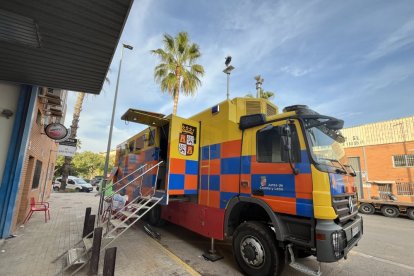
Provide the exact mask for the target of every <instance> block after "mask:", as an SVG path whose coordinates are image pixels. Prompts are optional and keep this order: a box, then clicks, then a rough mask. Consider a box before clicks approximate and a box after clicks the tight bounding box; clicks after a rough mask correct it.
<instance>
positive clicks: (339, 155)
mask: <svg viewBox="0 0 414 276" xmlns="http://www.w3.org/2000/svg"><path fill="white" fill-rule="evenodd" d="M304 121H305V129H306V135H307V137H308V141H309V143H308V144H309V147H310V152H311V154H312V157H313V160H314V161H315V162H316V163H317V164H318V165H320V166H318V167H319V168H320V169H322V170H324V171H328V172H336V173H344V174H346V173H347V170H346V169H345V168H344V166H343V165H342V164H343V163H344V162H345V151H344V149H343V147H342V144H341V143H342V142H343V139H344V138H343V136H342V135H341V134H340V132H339V130H338V129H336V128H330V127H329V123H328V122H329V120H326V119H322V118H321V119H318V118H317V119H315V118H312V119H305V120H304Z"/></svg>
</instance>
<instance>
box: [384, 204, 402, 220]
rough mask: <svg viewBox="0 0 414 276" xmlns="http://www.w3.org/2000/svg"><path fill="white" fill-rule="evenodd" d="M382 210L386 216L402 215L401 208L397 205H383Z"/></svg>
mask: <svg viewBox="0 0 414 276" xmlns="http://www.w3.org/2000/svg"><path fill="white" fill-rule="evenodd" d="M381 212H382V214H383V215H384V216H386V217H390V218H396V217H398V216H399V215H400V210H398V208H397V207H395V206H388V205H385V206H382V208H381Z"/></svg>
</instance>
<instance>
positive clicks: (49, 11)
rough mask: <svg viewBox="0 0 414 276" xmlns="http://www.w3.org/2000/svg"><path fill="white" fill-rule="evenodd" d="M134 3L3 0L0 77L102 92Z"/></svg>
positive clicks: (0, 7)
mask: <svg viewBox="0 0 414 276" xmlns="http://www.w3.org/2000/svg"><path fill="white" fill-rule="evenodd" d="M132 2H133V0H54V1H26V0H2V1H0V60H1V66H0V80H3V81H10V82H17V83H25V84H32V85H39V86H44V87H52V88H61V89H66V90H74V91H81V92H85V93H92V94H99V93H100V91H101V89H102V85H103V83H104V81H105V76H106V73H107V71H108V69H109V65H110V64H111V61H112V58H113V55H114V52H115V49H116V46H117V44H118V41H119V38H120V36H121V32H122V29H123V27H124V24H125V22H126V19H127V16H128V13H129V10H130V8H131V5H132Z"/></svg>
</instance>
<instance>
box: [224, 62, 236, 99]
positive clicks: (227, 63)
mask: <svg viewBox="0 0 414 276" xmlns="http://www.w3.org/2000/svg"><path fill="white" fill-rule="evenodd" d="M230 62H231V56H227V57H226V61H225V63H224V64H225V65H226V68H225V69H224V70H223V73H225V74H226V75H227V100H228V99H229V97H230V91H229V90H230V74H231V71H233V70H234V69H235V68H234V67H233V66H232V65H230Z"/></svg>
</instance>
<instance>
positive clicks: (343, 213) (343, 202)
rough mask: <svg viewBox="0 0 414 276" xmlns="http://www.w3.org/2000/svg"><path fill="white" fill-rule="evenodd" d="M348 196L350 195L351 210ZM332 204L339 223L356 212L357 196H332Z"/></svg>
mask: <svg viewBox="0 0 414 276" xmlns="http://www.w3.org/2000/svg"><path fill="white" fill-rule="evenodd" d="M350 197H352V206H353V210H352V212H351V210H350V205H349V198H350ZM332 206H333V208H334V209H335V212H336V214H337V215H338V220H339V222H340V223H341V224H342V223H345V222H347V221H349V220H350V219H352V218H354V217H355V216H356V215H357V214H358V205H357V198H356V196H355V195H348V194H342V195H335V196H332Z"/></svg>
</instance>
